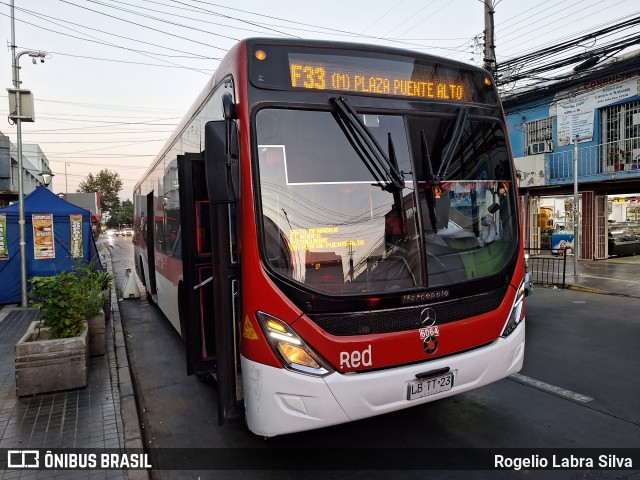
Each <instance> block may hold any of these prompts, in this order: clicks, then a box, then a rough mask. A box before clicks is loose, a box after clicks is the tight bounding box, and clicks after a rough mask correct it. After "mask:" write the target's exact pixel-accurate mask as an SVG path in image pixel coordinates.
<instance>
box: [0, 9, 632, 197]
mask: <svg viewBox="0 0 640 480" xmlns="http://www.w3.org/2000/svg"><path fill="white" fill-rule="evenodd" d="M494 5H495V14H494V18H495V44H496V56H497V59H498V63H500V61H501V60H507V59H510V58H513V57H517V56H520V55H522V54H524V53H528V52H531V51H535V50H539V49H541V48H545V46H549V45H552V44H555V43H558V42H561V41H566V40H569V39H573V38H575V37H578V36H581V35H584V34H585V33H588V32H591V31H594V30H596V29H599V28H603V26H607V25H611V24H613V23H618V22H620V21H622V20H624V19H628V18H630V17H633V16H638V15H640V5H638V2H637V0H527V1H523V0H498V1H495V0H494ZM10 6H11V0H0V35H1V37H2V40H3V41H4V43H5V45H6V47H5V48H3V49H0V82H1V85H2V86H3V87H4V88H2V90H1V91H0V117H2V118H6V117H7V115H8V110H9V101H8V96H7V95H8V94H7V91H6V88H12V87H13V80H12V72H11V63H12V62H11V60H12V52H11V48H10V46H11V7H10ZM14 6H15V45H16V54H19V53H20V52H22V51H25V50H38V51H44V52H47V56H46V59H45V62H44V63H40V61H38V62H37V63H36V64H33V63H32V62H31V58H30V57H28V56H27V55H23V56H21V58H20V67H21V68H20V80H21V81H22V85H21V86H22V88H26V89H29V90H31V92H32V94H33V96H34V99H35V115H36V121H35V122H33V123H26V122H23V124H22V140H23V143H24V144H31V143H36V144H39V145H40V147H41V149H42V150H43V152H44V153H45V155H46V156H47V158H48V159H49V162H50V167H51V170H52V172H53V174H54V175H55V177H54V178H53V182H52V189H53V191H54V192H56V193H59V192H65V191H68V192H75V191H76V189H77V188H78V185H79V183H80V182H81V181H82V180H84V179H85V178H86V177H87V175H88V174H89V173H92V174H94V175H95V174H97V173H98V172H99V171H100V170H102V169H104V168H106V169H108V170H110V171H115V172H118V174H119V175H120V178H121V179H122V181H123V189H122V191H121V192H120V199H121V200H125V199H132V191H133V187H134V185H135V183H136V182H137V181H138V180H139V179H140V177H141V176H142V175H143V174H144V172H145V170H146V169H147V167H148V166H149V165H150V164H151V162H152V161H153V158H154V157H155V155H156V154H157V153H158V152H159V150H160V148H161V147H162V146H163V145H164V143H165V141H166V140H167V139H168V137H169V136H170V135H171V133H172V132H173V130H174V128H175V127H176V125H177V124H178V123H179V122H180V120H181V118H182V116H183V115H184V114H185V113H186V111H187V110H188V109H189V107H190V106H191V104H192V102H193V101H194V100H195V99H196V97H197V96H198V94H199V93H200V91H201V90H202V88H203V87H204V85H205V83H206V82H207V80H208V79H209V78H210V76H211V75H212V73H213V72H214V71H215V69H216V67H217V66H218V64H219V60H220V59H221V58H222V57H223V56H224V54H225V52H226V51H227V50H228V49H229V48H230V47H231V46H233V45H234V44H235V43H237V41H239V40H241V39H242V38H248V37H291V38H309V39H326V40H336V41H348V42H357V43H374V44H381V45H386V46H392V47H396V48H406V49H410V50H415V51H419V52H424V53H431V54H435V55H439V56H445V57H450V58H453V59H456V60H459V61H463V62H466V63H470V64H475V65H481V64H482V58H483V53H482V43H483V36H482V34H483V30H484V5H483V2H482V1H481V0H388V1H379V0H376V1H375V2H371V1H367V2H365V1H362V0H350V1H345V0H339V1H338V0H325V1H323V2H321V3H315V2H308V1H285V0H269V1H268V2H265V1H263V0H261V1H258V0H234V1H228V0H206V1H205V0H14ZM634 28H635V30H631V31H627V32H625V35H629V34H631V33H633V34H637V33H638V27H634ZM594 46H596V45H594V43H593V42H589V43H587V44H585V45H581V47H580V48H583V49H584V51H585V52H588V51H589V48H593V47H594ZM0 132H2V133H3V134H5V135H8V136H9V137H10V139H11V141H12V142H14V143H15V142H16V127H15V125H11V124H10V123H9V122H8V121H7V122H6V123H5V122H1V123H0Z"/></svg>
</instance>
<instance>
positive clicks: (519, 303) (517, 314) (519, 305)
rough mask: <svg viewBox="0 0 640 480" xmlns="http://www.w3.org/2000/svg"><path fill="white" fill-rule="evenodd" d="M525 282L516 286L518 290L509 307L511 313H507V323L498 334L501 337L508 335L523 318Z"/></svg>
mask: <svg viewBox="0 0 640 480" xmlns="http://www.w3.org/2000/svg"><path fill="white" fill-rule="evenodd" d="M524 287H525V282H524V280H523V281H522V283H520V286H519V287H518V292H517V293H516V299H515V300H514V302H513V306H512V307H511V313H510V314H509V318H508V319H507V323H506V324H505V326H504V328H503V330H502V334H501V335H500V336H501V337H503V338H506V337H508V336H509V335H511V334H512V333H513V331H514V330H515V329H516V327H517V326H518V325H520V322H522V319H523V318H524V297H525V288H524Z"/></svg>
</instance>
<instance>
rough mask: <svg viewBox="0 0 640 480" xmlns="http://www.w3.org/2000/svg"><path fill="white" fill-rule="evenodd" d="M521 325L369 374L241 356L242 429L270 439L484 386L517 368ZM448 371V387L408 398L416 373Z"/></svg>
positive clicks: (522, 335)
mask: <svg viewBox="0 0 640 480" xmlns="http://www.w3.org/2000/svg"><path fill="white" fill-rule="evenodd" d="M524 327H525V322H524V321H523V322H521V323H520V325H519V326H518V327H517V328H516V330H515V331H514V332H513V333H512V334H511V335H509V337H507V338H499V339H497V340H496V341H494V342H493V343H491V344H490V345H487V346H485V347H481V348H477V349H475V350H472V351H469V352H466V353H462V354H459V355H455V356H449V357H446V358H442V359H436V360H431V361H428V362H423V363H419V364H413V365H408V366H403V367H396V368H387V369H384V370H377V371H373V372H362V373H357V374H341V373H337V372H334V373H332V374H330V375H327V376H326V377H323V378H320V377H313V376H309V375H303V374H300V373H296V372H292V371H290V370H286V369H284V368H274V367H270V366H267V365H263V364H260V363H256V362H253V361H251V360H249V359H247V358H245V357H241V362H242V376H243V387H244V402H245V412H246V417H247V425H248V427H249V429H250V430H251V431H252V432H253V433H255V434H256V435H262V436H265V437H273V436H276V435H282V434H286V433H293V432H299V431H304V430H312V429H315V428H322V427H328V426H330V425H337V424H340V423H345V422H349V421H353V420H359V419H363V418H367V417H372V416H375V415H381V414H384V413H388V412H393V411H396V410H401V409H404V408H409V407H413V406H416V405H421V404H424V403H428V402H432V401H435V400H439V399H441V398H445V397H449V396H452V395H456V394H458V393H462V392H466V391H469V390H472V389H475V388H479V387H482V386H484V385H488V384H490V383H493V382H495V381H497V380H500V379H502V378H505V377H507V376H509V375H511V374H513V373H516V372H518V371H519V370H520V369H521V368H522V362H523V360H524V343H525V328H524ZM442 368H449V369H450V371H452V372H454V375H455V377H454V383H453V388H451V390H448V391H444V392H441V393H436V394H434V395H429V396H426V397H422V398H419V399H415V400H409V399H408V389H409V382H410V381H412V380H415V379H416V374H420V373H423V372H425V371H433V370H439V369H442Z"/></svg>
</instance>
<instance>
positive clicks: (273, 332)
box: [256, 312, 332, 377]
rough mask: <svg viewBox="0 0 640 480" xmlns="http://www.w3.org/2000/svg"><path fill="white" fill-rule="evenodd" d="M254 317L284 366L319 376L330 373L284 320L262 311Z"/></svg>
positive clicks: (324, 364)
mask: <svg viewBox="0 0 640 480" xmlns="http://www.w3.org/2000/svg"><path fill="white" fill-rule="evenodd" d="M256 318H257V319H258V321H259V322H260V327H261V328H262V331H263V332H264V336H265V337H266V339H267V340H268V341H269V345H271V348H272V349H273V351H274V352H276V355H278V357H279V358H280V360H281V361H282V364H283V365H284V366H285V368H288V369H289V370H294V371H296V372H299V373H306V374H308V375H316V376H320V377H323V376H325V375H327V374H329V373H331V371H332V369H331V367H330V366H329V365H328V364H327V363H326V362H325V361H324V360H323V359H322V358H321V357H320V355H318V354H317V353H315V352H314V351H313V350H312V349H311V347H309V346H308V345H307V344H306V343H305V342H304V340H302V339H301V338H300V337H299V336H298V334H297V333H295V332H294V331H293V330H292V329H291V328H290V327H289V325H287V324H286V323H285V322H283V321H282V320H280V319H277V318H275V317H273V316H271V315H269V314H268V313H264V312H256Z"/></svg>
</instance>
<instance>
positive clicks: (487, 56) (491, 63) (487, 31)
mask: <svg viewBox="0 0 640 480" xmlns="http://www.w3.org/2000/svg"><path fill="white" fill-rule="evenodd" d="M493 1H494V0H484V59H483V60H484V68H486V69H487V70H489V71H490V72H491V73H492V74H494V75H495V73H496V69H497V68H496V67H497V65H496V45H495V40H494V25H493V14H494V13H495V10H494V4H493Z"/></svg>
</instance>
